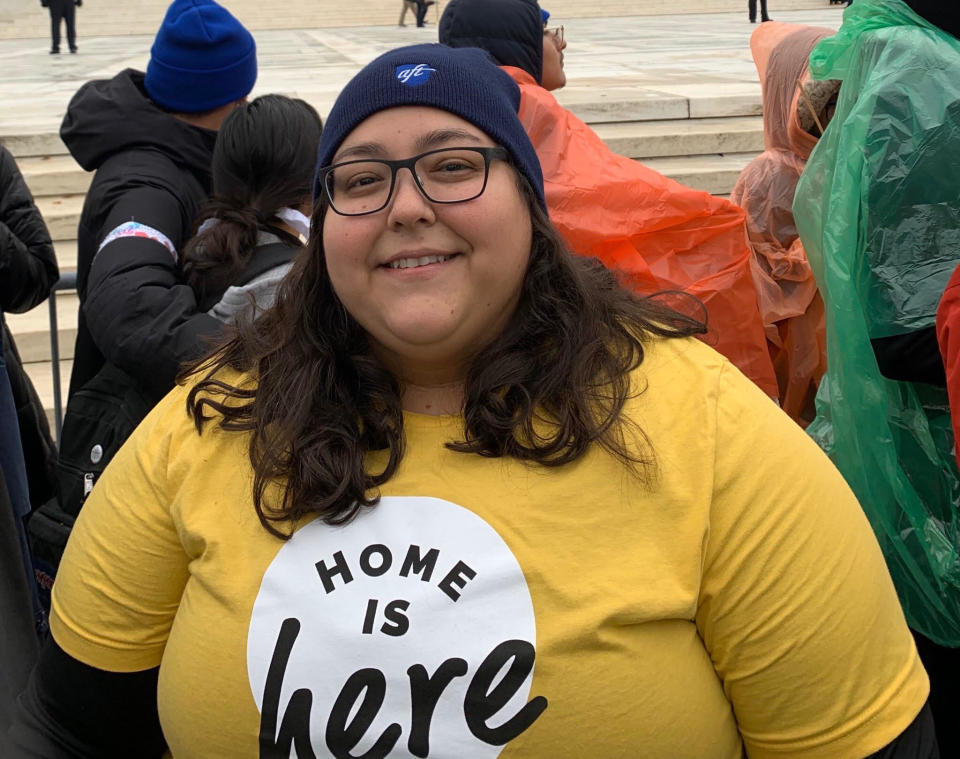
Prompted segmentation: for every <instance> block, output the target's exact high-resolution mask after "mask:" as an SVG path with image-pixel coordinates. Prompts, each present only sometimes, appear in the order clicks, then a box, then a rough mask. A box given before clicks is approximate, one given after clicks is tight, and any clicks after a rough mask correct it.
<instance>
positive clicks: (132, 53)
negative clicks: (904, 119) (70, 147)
mask: <svg viewBox="0 0 960 759" xmlns="http://www.w3.org/2000/svg"><path fill="white" fill-rule="evenodd" d="M743 16H744V14H743V13H720V14H686V15H683V16H670V15H662V16H629V17H618V18H572V19H564V18H556V19H555V20H556V21H557V22H558V23H564V25H565V26H566V37H567V40H568V42H569V45H568V47H567V50H566V52H565V62H566V63H565V67H566V71H567V77H568V85H567V87H566V88H565V89H564V90H561V91H559V92H558V93H557V95H558V98H559V99H560V101H561V102H562V103H564V104H565V105H568V106H571V107H576V106H578V105H579V106H591V107H596V108H600V109H602V108H604V107H608V106H607V105H605V101H606V103H608V104H609V108H612V109H613V110H614V112H615V111H616V109H617V108H618V107H627V106H626V105H625V104H628V103H637V102H643V101H648V102H649V104H650V105H651V106H652V107H653V108H654V109H655V108H656V107H657V104H658V103H664V104H665V105H664V107H665V108H667V110H665V111H664V114H663V116H662V117H663V118H685V117H687V116H698V115H707V116H722V115H725V114H724V113H722V111H721V112H718V111H717V108H721V107H722V106H721V105H720V104H718V103H716V102H714V101H717V99H723V101H724V102H727V103H731V102H736V100H737V98H743V99H746V100H749V101H751V102H754V103H757V104H759V82H758V80H757V72H756V69H755V68H754V65H753V61H752V59H751V57H750V48H749V38H750V34H751V32H752V31H753V29H754V27H753V26H752V25H750V24H749V23H747V22H746V20H745V18H744V17H743ZM777 20H782V21H790V22H794V23H803V24H817V25H822V26H829V27H833V28H836V27H837V26H839V24H840V21H841V13H840V11H839V10H837V9H836V7H830V6H824V7H822V8H819V9H814V10H805V11H782V12H779V13H778V14H777ZM256 39H257V44H258V48H259V66H260V76H259V79H258V81H257V85H256V88H255V90H254V93H253V94H254V95H257V94H264V93H267V92H280V93H283V94H288V95H296V96H299V97H303V98H305V99H306V100H308V101H310V102H311V103H313V104H314V105H315V106H316V107H317V109H318V110H319V111H320V113H321V114H323V115H325V114H326V113H327V111H328V110H329V108H330V105H331V104H332V103H333V100H334V99H335V97H336V94H337V93H338V92H339V90H340V89H341V88H342V87H343V85H344V84H345V83H346V82H347V80H349V78H350V77H351V76H352V75H353V74H354V73H356V71H357V70H358V69H359V68H360V67H361V66H363V65H364V64H365V63H367V62H368V61H370V60H371V59H372V58H374V57H375V56H376V55H378V54H379V53H381V52H383V51H386V50H389V49H391V48H394V47H397V46H400V45H404V44H412V43H415V42H435V41H436V27H435V26H428V27H425V28H423V29H417V28H416V27H413V26H407V27H405V28H398V27H396V26H390V27H348V28H326V29H295V30H263V31H257V32H256ZM151 41H152V34H151V35H129V36H102V37H90V38H85V39H82V40H81V43H80V44H81V51H80V53H79V54H78V55H64V54H61V55H59V56H51V55H48V54H47V47H48V42H47V40H45V39H7V40H0V71H2V72H3V73H2V75H0V102H2V103H3V104H4V105H3V108H2V109H0V138H2V137H3V136H10V135H15V134H35V133H49V132H53V131H55V130H56V129H57V127H58V125H59V123H60V120H61V118H62V117H63V113H64V110H65V108H66V105H67V103H68V101H69V99H70V97H71V96H72V95H73V93H74V92H75V91H76V90H77V88H78V87H79V86H80V84H82V83H83V82H85V81H87V80H89V79H96V78H106V77H110V76H112V75H113V74H115V73H116V72H118V71H120V70H121V69H123V68H125V67H128V66H132V67H135V68H140V69H142V68H143V67H144V66H145V65H146V62H147V59H148V55H149V47H150V43H151ZM678 102H685V103H688V104H689V105H688V106H683V107H688V108H689V112H688V113H677V112H675V109H676V107H677V103H678ZM668 106H669V108H668ZM670 108H673V109H674V110H670ZM698 108H701V109H702V112H701V113H697V112H696V110H697V109H698ZM575 109H576V108H575ZM740 112H742V109H741V111H740ZM608 116H609V114H608ZM604 120H617V118H616V114H615V113H614V114H613V116H612V117H609V118H606V119H604ZM624 120H629V118H625V119H624Z"/></svg>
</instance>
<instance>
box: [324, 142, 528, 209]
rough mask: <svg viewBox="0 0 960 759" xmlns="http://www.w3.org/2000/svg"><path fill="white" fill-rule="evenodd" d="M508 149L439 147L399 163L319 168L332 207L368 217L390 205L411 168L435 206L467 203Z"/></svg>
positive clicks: (480, 190)
mask: <svg viewBox="0 0 960 759" xmlns="http://www.w3.org/2000/svg"><path fill="white" fill-rule="evenodd" d="M509 157H510V154H509V153H508V152H507V150H506V148H501V147H495V148H440V149H439V150H430V151H427V152H426V153H421V154H420V155H415V156H413V157H411V158H404V159H402V160H397V161H388V160H380V159H373V158H363V159H360V160H356V161H343V162H342V163H337V164H334V165H333V166H328V167H327V168H325V169H321V170H320V182H321V183H322V184H323V190H324V193H325V194H326V196H327V200H329V201H330V207H331V208H332V209H333V210H334V212H336V213H338V214H340V215H341V216H364V215H366V214H368V213H376V212H377V211H382V210H383V209H384V208H386V207H387V204H388V203H389V202H390V198H391V197H392V196H393V188H394V186H396V183H397V171H398V170H400V169H409V170H410V173H411V174H412V175H413V181H414V182H415V183H416V185H417V189H419V190H420V192H421V193H422V194H423V197H425V198H426V199H427V200H429V201H430V202H431V203H463V202H466V201H468V200H473V199H474V198H479V197H480V196H481V195H482V194H483V191H484V190H485V189H486V188H487V178H488V177H489V175H490V162H491V161H493V160H496V159H500V160H504V161H505V160H508V159H509Z"/></svg>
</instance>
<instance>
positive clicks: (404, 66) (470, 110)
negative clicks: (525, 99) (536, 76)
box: [313, 45, 547, 210]
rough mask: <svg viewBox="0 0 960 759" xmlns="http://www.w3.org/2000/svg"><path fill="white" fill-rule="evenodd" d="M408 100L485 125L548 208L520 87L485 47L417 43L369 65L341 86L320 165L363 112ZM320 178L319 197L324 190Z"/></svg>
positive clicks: (329, 118)
mask: <svg viewBox="0 0 960 759" xmlns="http://www.w3.org/2000/svg"><path fill="white" fill-rule="evenodd" d="M403 105H419V106H430V107H433V108H439V109H440V110H443V111H448V112H449V113H452V114H454V115H456V116H459V117H460V118H462V119H464V120H465V121H469V122H470V123H471V124H473V125H474V126H475V127H477V128H479V129H481V130H483V131H484V132H485V133H486V134H487V135H488V136H489V137H490V138H491V139H493V140H495V141H496V142H497V143H498V144H500V145H502V146H503V147H504V148H506V149H507V152H508V153H510V157H511V159H512V160H513V165H514V167H515V168H516V169H517V171H519V172H520V173H521V174H522V175H523V176H524V177H526V178H527V180H528V181H529V182H530V186H531V187H533V191H534V193H536V196H537V201H538V202H539V203H540V205H541V206H542V207H543V209H544V210H546V208H547V203H546V200H545V199H544V195H543V172H542V171H541V170H540V160H539V159H538V158H537V153H536V151H535V150H534V149H533V145H532V144H531V142H530V138H529V137H527V133H526V132H525V131H524V129H523V124H521V123H520V118H519V117H518V116H517V111H518V110H519V108H520V89H519V87H517V85H516V83H515V82H514V81H513V79H511V78H510V76H509V75H508V74H507V73H505V72H504V71H501V70H500V69H499V68H498V67H497V65H496V64H495V63H494V62H493V61H492V60H491V59H490V56H489V55H487V53H485V52H484V51H483V50H479V49H477V48H469V47H464V48H457V49H453V48H448V47H445V46H444V45H411V46H410V47H401V48H398V49H396V50H391V51H390V52H389V53H384V54H383V55H381V56H380V57H379V58H376V59H375V60H374V61H372V62H371V63H369V64H367V65H366V66H365V67H364V68H363V69H362V70H361V71H360V73H359V74H357V75H356V76H355V77H354V78H353V79H351V80H350V82H349V83H348V84H347V86H346V87H344V88H343V90H342V91H341V93H340V96H339V97H338V98H337V102H335V103H334V104H333V108H332V109H331V111H330V115H329V116H327V121H326V124H324V127H323V134H322V135H321V136H320V147H319V151H318V152H319V156H318V160H317V171H318V172H319V170H320V169H322V168H325V167H326V166H328V165H329V164H330V161H331V160H332V159H333V156H334V154H335V153H336V152H337V149H338V148H339V147H340V145H341V143H342V142H343V141H344V139H345V138H346V137H347V135H348V134H350V132H352V131H353V129H354V128H355V127H356V126H357V125H358V124H360V122H361V121H363V120H364V119H366V118H368V117H370V116H372V115H373V114H375V113H378V112H380V111H383V110H386V109H388V108H395V107H397V106H403ZM319 193H320V184H319V177H318V176H315V177H314V184H313V195H314V199H316V198H317V197H318V196H319Z"/></svg>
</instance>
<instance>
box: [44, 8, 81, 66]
mask: <svg viewBox="0 0 960 759" xmlns="http://www.w3.org/2000/svg"><path fill="white" fill-rule="evenodd" d="M40 4H41V5H42V6H43V7H44V8H49V9H50V37H51V45H50V55H59V54H60V22H61V21H65V22H66V24H67V45H68V46H69V47H70V52H71V53H75V52H77V24H76V18H77V13H76V9H77V8H78V7H79V6H81V5H82V4H83V0H40Z"/></svg>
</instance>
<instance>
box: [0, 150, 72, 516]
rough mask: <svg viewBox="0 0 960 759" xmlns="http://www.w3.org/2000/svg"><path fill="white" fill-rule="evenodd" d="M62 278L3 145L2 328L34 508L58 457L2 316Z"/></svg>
mask: <svg viewBox="0 0 960 759" xmlns="http://www.w3.org/2000/svg"><path fill="white" fill-rule="evenodd" d="M59 277H60V272H59V269H58V268H57V259H56V256H55V254H54V252H53V243H51V242H50V233H49V232H48V231H47V225H46V224H45V223H44V221H43V217H42V216H41V215H40V212H39V211H38V210H37V207H36V205H34V202H33V196H32V195H31V194H30V190H29V189H28V188H27V184H26V182H24V181H23V176H22V175H21V174H20V170H19V169H18V168H17V164H16V162H15V161H14V159H13V156H12V155H10V153H9V152H8V151H7V150H6V149H5V148H4V147H3V146H0V330H2V336H0V339H2V340H3V357H4V361H5V363H6V365H7V373H8V375H9V380H10V386H11V388H10V389H11V391H12V392H13V400H14V403H15V405H16V410H17V422H18V424H19V432H20V441H21V445H22V446H23V453H24V461H25V463H26V467H27V484H28V486H29V491H30V503H31V506H32V507H33V508H36V507H37V506H39V505H40V504H42V503H44V502H45V501H47V500H49V499H50V498H51V497H53V494H54V491H53V488H54V485H53V482H54V473H53V466H54V461H55V458H56V454H55V450H54V447H53V441H52V440H51V439H50V429H49V426H48V424H47V417H46V414H45V412H44V410H43V405H42V404H41V402H40V399H39V398H38V397H37V393H36V390H34V387H33V385H32V384H31V383H30V378H29V377H27V374H26V372H25V371H24V370H23V365H22V363H21V361H20V356H19V354H18V353H17V349H16V345H15V344H14V342H13V336H12V335H11V334H10V331H9V330H8V329H7V325H6V322H5V321H4V320H3V312H9V313H23V312H24V311H29V310H30V309H31V308H34V307H36V306H38V305H39V304H40V303H42V302H43V301H45V300H46V299H47V296H49V294H50V291H51V289H52V288H53V286H54V284H56V281H57V279H59Z"/></svg>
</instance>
